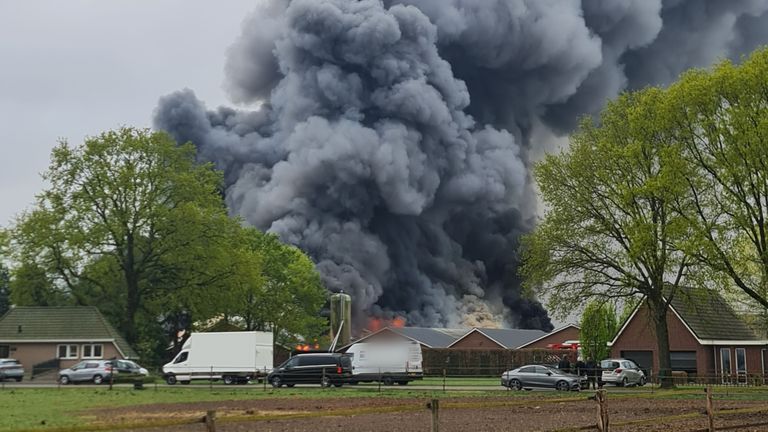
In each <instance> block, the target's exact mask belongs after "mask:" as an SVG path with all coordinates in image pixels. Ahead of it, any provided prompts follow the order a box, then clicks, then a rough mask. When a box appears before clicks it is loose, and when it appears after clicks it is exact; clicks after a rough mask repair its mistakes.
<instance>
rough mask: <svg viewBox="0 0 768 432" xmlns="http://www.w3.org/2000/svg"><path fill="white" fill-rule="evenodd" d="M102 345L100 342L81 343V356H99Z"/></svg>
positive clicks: (101, 351)
mask: <svg viewBox="0 0 768 432" xmlns="http://www.w3.org/2000/svg"><path fill="white" fill-rule="evenodd" d="M102 353H103V347H102V345H101V344H88V345H83V358H101V357H102Z"/></svg>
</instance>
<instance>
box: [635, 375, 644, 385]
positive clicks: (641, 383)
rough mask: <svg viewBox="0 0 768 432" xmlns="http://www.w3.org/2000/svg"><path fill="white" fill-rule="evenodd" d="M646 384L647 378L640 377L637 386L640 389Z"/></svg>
mask: <svg viewBox="0 0 768 432" xmlns="http://www.w3.org/2000/svg"><path fill="white" fill-rule="evenodd" d="M645 383H646V380H645V377H644V376H641V377H640V381H638V383H637V385H639V386H640V387H642V386H644V385H645Z"/></svg>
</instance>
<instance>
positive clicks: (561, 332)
mask: <svg viewBox="0 0 768 432" xmlns="http://www.w3.org/2000/svg"><path fill="white" fill-rule="evenodd" d="M580 335H581V327H579V326H577V325H576V324H566V325H564V326H562V327H559V328H556V329H554V330H552V331H551V332H549V333H547V334H545V335H544V336H541V337H539V338H536V339H534V340H532V341H530V342H526V343H525V344H523V345H520V346H519V347H518V348H519V349H524V348H539V349H545V348H552V347H553V345H562V344H566V343H572V342H573V341H578V340H579V337H580Z"/></svg>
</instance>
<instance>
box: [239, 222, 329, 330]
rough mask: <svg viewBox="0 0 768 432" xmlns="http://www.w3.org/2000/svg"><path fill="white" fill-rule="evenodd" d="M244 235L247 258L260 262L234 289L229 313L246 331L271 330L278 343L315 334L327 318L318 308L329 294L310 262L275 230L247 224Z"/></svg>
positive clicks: (322, 327) (323, 325) (322, 326)
mask: <svg viewBox="0 0 768 432" xmlns="http://www.w3.org/2000/svg"><path fill="white" fill-rule="evenodd" d="M243 237H244V244H245V245H247V249H248V250H247V253H250V254H251V255H252V257H251V258H249V259H250V260H251V261H253V262H258V263H260V266H259V268H254V269H253V270H255V272H254V274H250V275H248V276H247V277H246V278H243V279H242V283H241V284H240V285H239V287H238V289H236V290H235V291H234V297H235V301H234V302H233V308H231V309H230V310H231V313H232V315H234V316H238V317H240V318H241V319H242V321H243V324H244V327H245V328H246V329H248V330H273V331H274V333H275V339H276V341H278V342H281V343H291V342H293V341H295V340H297V338H299V337H303V338H310V337H315V336H319V335H320V333H321V332H323V331H324V330H325V325H326V322H325V321H326V320H324V319H322V318H320V317H319V316H318V313H319V311H320V309H321V308H322V306H323V304H324V303H325V301H326V296H327V294H326V291H325V289H324V288H323V285H322V282H321V281H320V275H319V274H318V273H317V271H316V270H315V266H314V263H313V262H312V261H311V260H310V259H309V257H307V256H306V255H305V254H304V253H303V252H302V251H300V250H299V249H297V248H295V247H293V246H290V245H286V244H284V243H282V242H280V240H279V239H278V238H277V236H276V235H274V234H265V233H262V232H260V231H258V230H256V229H252V228H246V229H244V236H243Z"/></svg>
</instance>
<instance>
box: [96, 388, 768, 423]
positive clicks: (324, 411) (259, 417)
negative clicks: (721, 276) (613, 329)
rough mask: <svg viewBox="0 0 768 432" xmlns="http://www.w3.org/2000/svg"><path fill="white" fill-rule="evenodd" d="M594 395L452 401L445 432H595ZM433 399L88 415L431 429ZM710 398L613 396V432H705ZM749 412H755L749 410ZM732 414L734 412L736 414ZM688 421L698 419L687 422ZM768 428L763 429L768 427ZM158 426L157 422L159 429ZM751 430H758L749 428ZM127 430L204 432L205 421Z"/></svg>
mask: <svg viewBox="0 0 768 432" xmlns="http://www.w3.org/2000/svg"><path fill="white" fill-rule="evenodd" d="M587 396H588V395H587V394H584V395H583V397H577V398H575V399H567V400H566V399H556V398H553V397H551V396H550V397H545V396H537V395H532V396H531V397H514V398H510V397H488V398H450V399H441V400H440V411H439V423H440V431H441V432H466V431H470V432H481V431H510V430H514V431H564V430H569V429H570V430H578V429H582V430H596V429H595V428H594V427H591V426H593V425H595V423H596V417H597V404H596V402H595V401H593V400H589V399H588V397H587ZM427 402H428V400H426V399H388V398H375V397H371V398H338V399H336V398H328V399H298V398H297V399H267V400H253V401H227V402H211V403H191V404H160V405H151V406H141V407H129V408H120V409H102V410H95V411H89V412H87V413H84V415H86V416H87V417H89V418H91V419H93V418H97V419H99V422H104V423H107V424H112V425H114V426H117V425H118V424H136V425H138V424H140V423H144V424H146V422H149V423H152V422H164V421H175V420H179V421H184V420H189V421H196V420H200V419H202V418H203V416H204V415H205V413H206V411H208V410H216V413H217V417H218V422H217V428H216V430H217V431H224V432H228V431H270V432H289V431H290V432H294V431H296V432H299V431H307V432H318V431H337V430H338V431H355V432H363V431H371V432H373V431H377V432H378V431H381V432H405V431H430V430H431V421H432V414H431V412H430V411H429V410H428V409H427V407H426V404H427ZM704 405H705V403H704V400H703V398H697V399H672V400H670V399H658V398H636V397H632V396H624V397H622V398H618V397H616V398H613V399H611V398H610V397H609V400H608V405H607V406H608V412H609V414H610V422H611V430H617V431H674V432H685V431H694V430H706V427H707V418H706V416H705V415H704V412H705V406H704ZM715 409H716V410H717V411H718V415H717V416H716V419H715V423H716V426H717V427H718V429H720V428H723V427H732V428H733V429H732V430H738V431H768V404H766V402H765V401H724V400H718V401H716V402H715ZM744 410H749V411H748V412H743V411H744ZM739 411H741V412H739ZM729 412H730V413H729ZM686 415H690V416H692V417H691V418H686V417H685V416H686ZM763 423H764V424H763ZM155 424H158V423H155ZM749 425H752V426H749ZM124 430H137V431H138V430H141V431H152V430H163V431H178V432H187V431H205V430H206V428H205V425H204V424H203V423H202V422H199V423H196V424H186V425H165V426H161V427H154V428H143V429H124Z"/></svg>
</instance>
